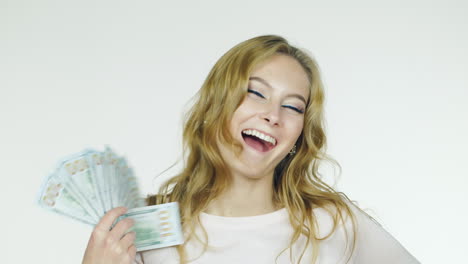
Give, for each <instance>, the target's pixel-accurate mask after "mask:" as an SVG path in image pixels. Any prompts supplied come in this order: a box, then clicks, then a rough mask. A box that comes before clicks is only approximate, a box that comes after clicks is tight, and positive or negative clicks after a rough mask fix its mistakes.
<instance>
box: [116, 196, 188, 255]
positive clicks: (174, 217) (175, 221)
mask: <svg viewBox="0 0 468 264" xmlns="http://www.w3.org/2000/svg"><path fill="white" fill-rule="evenodd" d="M125 218H131V219H133V220H134V221H135V222H134V223H135V224H134V225H133V227H132V228H130V229H129V230H128V232H130V231H134V232H135V233H136V238H135V242H134V244H135V247H136V248H137V251H144V250H149V249H155V248H161V247H168V246H174V245H180V244H182V243H184V237H183V233H182V226H181V224H180V214H179V205H178V203H176V202H173V203H166V204H159V205H153V206H145V207H140V208H134V209H130V210H128V212H127V213H126V214H124V215H122V216H120V217H119V218H118V219H117V222H118V221H120V220H122V219H125Z"/></svg>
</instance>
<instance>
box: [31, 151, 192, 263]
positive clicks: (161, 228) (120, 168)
mask: <svg viewBox="0 0 468 264" xmlns="http://www.w3.org/2000/svg"><path fill="white" fill-rule="evenodd" d="M38 201H39V205H40V206H42V207H43V208H45V209H47V210H50V211H53V212H55V213H59V214H61V215H64V216H67V217H70V218H73V219H76V220H79V221H81V222H83V223H86V224H90V225H93V226H95V229H94V231H93V233H92V235H91V239H90V242H89V244H88V249H87V251H86V252H87V253H86V254H85V257H86V258H91V259H93V258H94V257H96V256H99V254H97V253H96V252H95V251H96V250H98V251H99V250H103V251H104V252H107V251H109V252H111V253H109V254H110V256H117V255H119V256H120V257H121V258H122V257H123V258H124V259H126V258H127V256H131V255H132V254H131V252H132V249H131V248H132V246H131V245H132V244H133V245H134V247H136V251H142V250H149V249H154V248H161V247H168V246H173V245H179V244H182V243H183V235H182V227H181V223H180V215H179V207H178V204H177V203H176V202H173V203H167V204H160V205H153V206H144V202H143V199H142V198H141V195H140V191H139V188H138V184H137V182H136V177H135V176H134V175H133V170H132V169H130V168H129V167H128V165H127V161H126V160H125V158H122V157H119V156H117V155H116V154H115V153H114V152H113V151H112V150H110V148H106V150H105V151H104V152H98V151H95V150H85V151H82V152H79V153H77V154H75V155H71V156H69V157H67V158H65V159H63V160H62V161H61V162H59V164H58V166H57V168H56V169H55V171H54V172H53V173H52V174H51V175H50V176H49V177H47V179H46V181H45V182H44V184H43V186H42V188H41V189H40V192H39V198H38ZM123 207H125V208H129V209H128V210H125V211H123V209H122V208H123ZM113 208H115V209H113ZM118 208H120V209H118ZM130 223H134V225H131V226H130ZM109 230H110V231H109ZM112 252H113V253H112ZM122 254H123V255H122ZM87 256H90V257H87ZM123 261H124V260H123ZM99 263H100V262H99ZM110 263H120V262H117V261H116V262H110ZM124 263H125V262H124Z"/></svg>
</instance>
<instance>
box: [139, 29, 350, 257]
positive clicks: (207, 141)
mask: <svg viewBox="0 0 468 264" xmlns="http://www.w3.org/2000/svg"><path fill="white" fill-rule="evenodd" d="M276 54H283V55H287V56H290V57H292V58H294V59H296V60H297V61H298V62H299V63H300V65H302V67H303V68H304V70H305V72H306V74H307V76H308V79H309V83H310V93H309V98H308V103H307V106H306V111H305V114H304V126H303V131H302V133H301V135H300V136H299V138H298V139H297V142H296V149H297V150H296V151H297V152H296V154H295V155H287V156H286V157H285V158H284V159H283V160H282V161H281V162H280V163H279V164H278V165H277V166H276V168H275V172H274V181H273V188H274V197H273V200H274V203H275V204H276V205H277V206H282V207H285V208H286V209H287V211H288V213H289V219H290V222H291V225H292V227H293V230H294V232H293V234H292V237H291V241H290V243H289V246H288V247H287V248H285V249H284V250H283V251H281V252H279V254H278V257H279V255H281V254H282V253H283V252H284V251H285V250H287V249H288V248H289V250H290V256H291V258H292V256H293V254H292V248H293V247H292V245H293V244H294V243H295V242H296V241H297V240H298V239H299V237H300V236H301V235H303V236H305V237H306V246H305V247H304V249H303V250H302V252H301V254H300V257H299V260H298V263H300V261H301V259H302V257H303V256H304V253H305V251H306V249H307V246H308V245H312V250H313V251H312V258H313V259H312V263H315V262H316V260H317V257H318V248H319V244H320V241H322V240H325V239H327V238H328V237H330V236H331V235H332V234H333V233H334V232H335V230H336V229H337V227H338V226H339V225H340V223H342V224H343V225H344V224H345V221H346V218H347V217H346V216H351V221H352V226H353V239H352V241H353V242H352V245H351V247H348V246H349V245H348V243H347V249H349V248H351V252H352V251H353V250H354V247H355V241H356V238H355V235H354V234H355V233H356V224H355V222H356V220H355V218H354V216H353V213H352V211H351V208H350V206H349V205H348V203H350V202H351V201H350V200H349V198H348V197H347V196H346V195H344V194H343V193H341V192H336V191H335V190H333V188H332V187H330V186H329V185H327V184H326V183H325V182H324V181H323V180H322V179H321V175H320V173H319V165H320V163H321V162H322V161H324V160H328V161H332V162H333V163H334V164H336V165H337V166H338V167H339V165H338V163H336V161H334V160H333V159H332V158H330V157H329V156H327V155H326V154H325V151H324V149H325V145H326V136H325V133H324V118H323V112H324V110H323V103H324V89H323V84H322V81H321V78H320V74H319V69H318V66H317V64H316V62H315V61H314V59H313V58H312V57H311V56H310V55H308V54H307V53H306V52H304V51H302V50H300V49H298V48H296V47H294V46H292V45H290V44H289V43H288V41H287V40H286V39H284V38H283V37H280V36H276V35H266V36H259V37H255V38H252V39H249V40H246V41H244V42H242V43H240V44H238V45H236V46H235V47H233V48H232V49H230V50H229V51H228V52H227V53H225V54H224V55H223V56H222V57H221V58H220V59H219V60H218V61H217V62H216V64H215V65H214V67H213V68H212V70H211V71H210V73H209V74H208V77H207V78H206V80H205V82H204V83H203V86H202V87H201V89H200V90H199V91H198V93H197V94H196V96H195V97H194V101H195V102H194V104H193V106H192V107H191V109H190V110H189V112H188V114H187V115H186V119H185V120H184V126H183V153H184V168H183V170H182V172H181V173H179V174H178V175H176V176H175V177H172V178H171V179H169V180H168V181H166V182H165V183H164V184H163V185H162V186H161V188H160V189H159V191H158V193H157V195H151V196H148V197H147V203H148V205H153V204H160V203H166V202H173V201H177V202H178V203H179V206H180V209H181V212H180V213H181V219H182V226H183V229H184V231H185V232H186V234H188V235H187V238H186V242H187V241H188V240H190V239H192V238H193V237H196V239H197V240H199V241H202V240H201V239H200V238H199V237H197V236H196V235H195V232H194V231H195V228H196V226H197V225H200V226H201V223H200V220H199V214H200V213H201V212H202V211H203V210H204V209H205V208H206V207H207V205H208V204H209V202H210V201H212V200H213V199H215V198H217V197H219V195H220V194H222V193H223V191H224V190H226V188H227V187H228V186H229V184H230V179H231V177H230V172H229V170H228V168H227V165H226V164H225V162H224V160H223V159H222V157H221V155H220V151H219V149H218V147H217V143H216V142H217V140H219V142H221V143H225V145H226V146H230V147H231V149H232V150H233V151H234V153H236V155H238V154H239V153H240V152H241V150H242V146H241V144H240V143H238V142H236V141H235V140H234V139H233V137H232V135H231V134H230V132H229V123H230V121H231V119H232V116H233V113H234V111H235V110H236V109H237V107H238V106H239V105H240V104H241V102H242V100H243V99H244V97H245V95H246V94H247V87H248V81H249V77H250V73H251V72H252V70H253V69H254V68H255V67H256V66H257V65H259V64H260V63H262V62H264V61H266V60H267V59H269V58H271V57H272V56H273V55H276ZM314 208H323V209H325V210H326V211H327V212H328V213H329V214H330V216H332V219H333V228H332V230H331V231H330V233H329V234H328V235H327V236H325V237H319V236H318V222H317V219H316V217H315V214H314V211H313V209H314ZM201 227H202V230H203V234H204V236H205V238H204V240H203V241H205V242H203V243H204V250H207V248H208V246H207V244H208V242H207V241H208V238H207V233H206V231H205V229H204V228H203V226H201ZM345 231H346V229H345ZM346 237H347V238H348V233H347V232H346ZM177 250H178V252H179V256H180V260H181V263H187V261H188V260H187V256H186V253H185V250H184V245H180V246H178V247H177ZM350 257H351V254H350V255H349V258H350ZM349 258H348V261H349ZM291 261H292V259H291Z"/></svg>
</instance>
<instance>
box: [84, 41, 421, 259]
mask: <svg viewBox="0 0 468 264" xmlns="http://www.w3.org/2000/svg"><path fill="white" fill-rule="evenodd" d="M323 100H324V92H323V86H322V83H321V79H320V75H319V70H318V67H317V65H316V63H315V61H314V60H313V59H312V58H311V57H310V56H309V55H307V54H306V53H305V52H303V51H301V50H300V49H298V48H296V47H293V46H291V45H290V44H289V43H288V42H287V41H286V40H285V39H284V38H282V37H279V36H271V35H269V36H260V37H256V38H252V39H249V40H247V41H244V42H242V43H240V44H238V45H237V46H235V47H234V48H232V49H231V50H229V51H228V52H227V53H226V54H225V55H223V56H222V57H221V59H219V61H218V62H217V63H216V64H215V66H214V67H213V69H212V70H211V72H210V73H209V75H208V77H207V79H206V81H205V83H204V84H203V86H202V88H201V89H200V91H199V93H198V95H197V100H196V102H195V104H194V106H193V107H192V109H191V111H190V112H189V114H188V116H187V119H186V121H185V125H184V133H183V140H184V153H185V155H186V156H185V164H184V165H185V167H184V169H183V171H182V172H181V173H180V174H179V175H177V176H175V177H173V178H172V179H170V180H169V181H168V182H166V183H165V184H164V185H163V186H162V188H161V189H160V191H159V193H158V195H155V196H150V197H148V199H147V201H148V205H152V204H159V203H166V202H172V201H177V202H179V206H180V208H181V217H182V223H183V229H184V232H185V233H186V239H185V243H184V244H183V245H181V246H177V247H169V248H163V249H156V250H150V251H146V252H141V253H139V254H138V255H136V253H135V247H134V246H133V245H132V243H133V239H134V234H132V233H128V234H125V230H127V229H128V228H129V227H130V226H131V224H132V223H131V222H130V220H123V221H121V222H119V223H118V224H117V225H116V227H115V228H114V229H112V230H111V231H109V227H110V226H111V224H112V223H113V221H114V220H115V219H116V218H117V217H118V216H119V215H120V214H122V213H124V211H125V209H124V208H116V209H114V210H111V211H109V212H108V213H107V214H106V215H105V216H104V217H103V218H102V220H101V222H100V223H99V224H98V225H97V226H96V228H95V230H94V231H93V233H92V235H91V239H90V241H89V243H88V247H87V249H86V252H85V256H84V260H83V263H87V264H88V263H132V262H133V261H134V260H135V259H136V261H137V262H141V263H146V264H151V263H164V264H171V263H204V264H208V263H265V264H266V263H268V264H270V263H321V264H322V263H327V264H328V263H360V264H362V263H380V264H382V263H384V264H385V263H389V264H390V263H392V264H393V263H419V262H418V261H417V260H416V259H415V258H414V257H413V256H411V254H409V253H408V252H407V251H406V250H405V249H404V248H403V247H402V246H401V245H400V244H399V243H398V241H396V240H395V239H394V238H393V237H392V236H391V235H390V234H388V233H387V232H386V231H385V230H384V229H383V228H382V227H381V226H380V225H379V224H378V223H376V222H375V221H373V219H372V218H370V217H369V216H368V215H367V214H365V213H364V212H363V211H361V210H360V209H359V208H358V207H356V206H355V205H354V204H353V203H352V202H351V201H350V200H349V199H348V198H347V197H346V196H345V195H344V194H343V193H339V192H336V191H335V190H333V189H332V188H331V187H330V186H328V185H327V184H326V183H324V182H323V181H322V180H321V179H320V175H319V172H318V169H319V165H320V162H321V161H322V160H325V159H329V158H328V157H327V155H326V154H325V153H324V147H325V143H326V136H325V133H324V130H323V122H324V119H323Z"/></svg>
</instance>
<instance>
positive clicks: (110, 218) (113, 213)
mask: <svg viewBox="0 0 468 264" xmlns="http://www.w3.org/2000/svg"><path fill="white" fill-rule="evenodd" d="M126 212H127V208H125V207H116V208H114V209H112V210H110V211H108V212H107V213H106V214H105V215H104V216H103V217H102V219H101V221H99V223H98V224H97V225H96V229H97V230H102V231H106V232H107V231H109V230H110V228H111V226H112V224H113V223H114V222H115V220H116V219H117V217H119V216H121V215H122V214H125V213H126Z"/></svg>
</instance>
